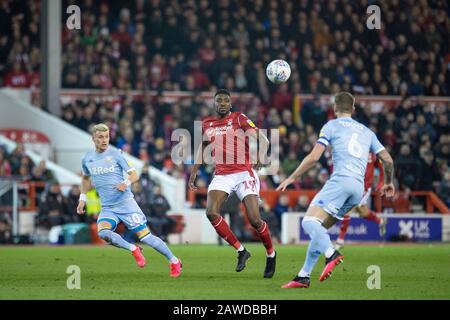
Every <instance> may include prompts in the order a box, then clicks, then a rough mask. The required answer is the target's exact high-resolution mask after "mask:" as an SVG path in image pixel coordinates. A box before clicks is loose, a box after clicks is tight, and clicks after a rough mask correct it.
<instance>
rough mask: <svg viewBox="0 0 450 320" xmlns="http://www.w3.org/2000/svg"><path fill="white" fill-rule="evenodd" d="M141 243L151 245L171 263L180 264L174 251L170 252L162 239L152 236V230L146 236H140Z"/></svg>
mask: <svg viewBox="0 0 450 320" xmlns="http://www.w3.org/2000/svg"><path fill="white" fill-rule="evenodd" d="M146 229H147V230H148V228H146ZM138 238H139V241H141V242H143V243H145V244H146V245H149V246H150V247H152V248H153V249H155V250H156V251H158V252H159V253H161V254H162V255H164V256H165V257H166V258H167V259H168V260H169V261H170V262H171V263H178V259H177V258H176V257H175V256H174V255H173V253H172V251H170V249H169V247H168V246H167V245H166V244H165V243H164V241H162V240H161V239H160V238H158V237H156V236H154V235H152V234H151V233H150V230H148V232H146V233H145V234H144V235H142V236H139V235H138Z"/></svg>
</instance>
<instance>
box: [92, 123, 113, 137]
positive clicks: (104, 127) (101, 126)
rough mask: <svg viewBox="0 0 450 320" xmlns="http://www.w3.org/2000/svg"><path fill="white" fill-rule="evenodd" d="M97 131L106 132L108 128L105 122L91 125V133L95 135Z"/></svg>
mask: <svg viewBox="0 0 450 320" xmlns="http://www.w3.org/2000/svg"><path fill="white" fill-rule="evenodd" d="M97 131H101V132H106V131H109V128H108V126H107V125H106V124H104V123H99V124H96V125H95V126H93V127H92V135H95V133H96V132H97Z"/></svg>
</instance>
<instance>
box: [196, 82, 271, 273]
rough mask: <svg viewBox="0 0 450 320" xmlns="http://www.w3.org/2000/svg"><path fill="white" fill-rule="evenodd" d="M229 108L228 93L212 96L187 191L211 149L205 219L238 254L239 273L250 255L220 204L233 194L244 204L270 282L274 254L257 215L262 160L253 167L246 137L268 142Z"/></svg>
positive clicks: (243, 116) (237, 269)
mask: <svg viewBox="0 0 450 320" xmlns="http://www.w3.org/2000/svg"><path fill="white" fill-rule="evenodd" d="M231 108H232V106H231V95H230V93H229V92H228V91H227V90H223V89H221V90H219V91H217V92H216V94H215V95H214V109H215V111H216V113H217V117H209V118H207V119H205V120H203V124H202V126H203V134H204V135H206V136H207V138H208V140H209V141H204V142H203V143H202V145H201V146H200V147H199V149H198V152H197V158H196V162H195V164H194V166H193V167H192V170H191V175H190V177H189V189H190V190H196V189H197V187H196V186H195V184H194V183H195V178H196V176H197V172H198V169H199V168H200V166H201V165H202V162H203V161H202V159H203V152H204V149H205V148H206V147H208V146H212V148H211V151H212V157H213V162H214V163H215V165H216V168H215V172H214V178H213V180H212V181H211V183H210V185H209V187H208V195H207V209H206V216H207V217H208V219H209V221H210V222H211V224H212V226H213V227H214V229H216V232H217V234H218V235H219V236H220V237H222V238H223V239H224V240H225V241H227V242H228V243H229V244H230V245H232V246H233V247H234V248H235V249H236V250H237V251H238V262H237V266H236V271H237V272H240V271H242V270H243V269H244V268H245V263H246V261H247V260H248V259H249V258H250V256H251V254H250V252H248V251H247V250H246V249H245V248H244V246H243V245H242V244H241V243H240V242H239V240H238V239H237V238H236V236H235V235H234V233H233V232H232V231H231V229H230V227H229V226H228V224H227V222H226V221H225V220H224V219H223V218H222V216H221V215H220V209H221V207H222V205H223V203H224V202H225V200H226V199H227V198H228V196H229V195H230V194H231V193H232V192H235V193H236V195H237V196H238V198H239V199H240V200H241V201H242V202H243V203H244V206H245V208H246V211H247V215H248V219H249V221H250V224H251V225H252V227H253V228H255V230H256V231H257V233H258V235H259V237H260V239H261V241H262V243H263V244H264V247H265V248H266V267H265V270H264V277H265V278H272V277H273V275H274V273H275V265H276V252H275V250H274V248H273V245H272V240H271V236H270V231H269V226H268V225H267V223H266V222H265V221H263V220H262V219H261V215H260V212H259V187H260V183H259V178H258V174H257V173H256V171H255V170H254V168H256V169H258V168H259V167H260V163H261V162H260V160H261V159H258V162H257V163H256V164H255V165H252V163H251V161H250V156H249V144H248V141H247V139H246V136H252V137H254V138H256V139H258V142H259V143H260V144H265V145H266V146H268V144H269V141H268V139H267V137H266V136H264V135H263V134H262V133H261V132H260V131H259V130H258V128H257V127H256V126H255V125H254V124H253V122H252V121H251V120H250V119H249V118H247V116H245V115H244V114H243V113H241V112H231ZM243 133H245V134H243Z"/></svg>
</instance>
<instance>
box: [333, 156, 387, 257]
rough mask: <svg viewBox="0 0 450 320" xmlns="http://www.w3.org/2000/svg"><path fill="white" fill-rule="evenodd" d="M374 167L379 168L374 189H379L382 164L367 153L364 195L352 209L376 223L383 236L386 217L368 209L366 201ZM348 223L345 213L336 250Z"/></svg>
mask: <svg viewBox="0 0 450 320" xmlns="http://www.w3.org/2000/svg"><path fill="white" fill-rule="evenodd" d="M375 168H377V169H378V170H380V176H379V178H378V184H377V186H376V188H375V190H379V189H380V188H381V187H382V186H383V181H384V169H383V164H382V163H381V161H380V160H378V159H377V156H376V155H374V154H373V153H370V154H369V159H368V161H367V167H366V175H365V176H364V195H363V197H362V199H361V202H360V203H359V205H358V206H357V207H355V209H354V210H356V212H358V214H359V216H360V217H361V218H365V219H367V220H369V221H373V222H375V223H376V224H377V225H378V228H379V230H380V236H381V237H384V235H385V234H386V222H387V221H386V219H383V218H380V217H378V216H377V214H376V212H374V211H372V210H370V209H369V207H368V206H367V201H368V200H369V198H370V194H371V192H372V185H373V180H374V173H375ZM349 224H350V215H349V214H347V215H345V217H344V220H343V221H342V224H341V230H340V232H339V236H338V238H337V240H336V244H335V248H336V249H337V250H338V249H340V248H342V247H343V246H344V240H345V235H346V234H347V229H348V225H349Z"/></svg>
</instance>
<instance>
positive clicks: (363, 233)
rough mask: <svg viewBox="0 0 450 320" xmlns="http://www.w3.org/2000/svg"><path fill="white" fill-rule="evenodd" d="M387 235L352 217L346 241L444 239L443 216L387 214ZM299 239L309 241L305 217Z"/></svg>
mask: <svg viewBox="0 0 450 320" xmlns="http://www.w3.org/2000/svg"><path fill="white" fill-rule="evenodd" d="M387 218H388V221H387V225H386V235H385V236H384V237H380V234H379V231H378V225H376V224H375V223H374V222H372V221H368V220H366V219H364V218H360V217H352V219H351V220H350V225H349V228H348V231H347V235H346V241H443V217H442V216H436V215H433V216H431V215H430V216H426V215H421V216H420V217H416V216H411V215H407V216H406V215H387ZM299 219H300V221H299V230H298V231H299V239H300V241H308V240H309V237H308V235H307V234H306V233H304V232H303V230H302V228H301V221H302V219H303V217H300V218H299ZM339 230H340V222H338V223H337V224H336V225H334V226H333V227H331V228H330V229H329V230H328V232H329V234H330V237H331V240H333V241H334V240H336V239H337V237H338V235H339Z"/></svg>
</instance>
